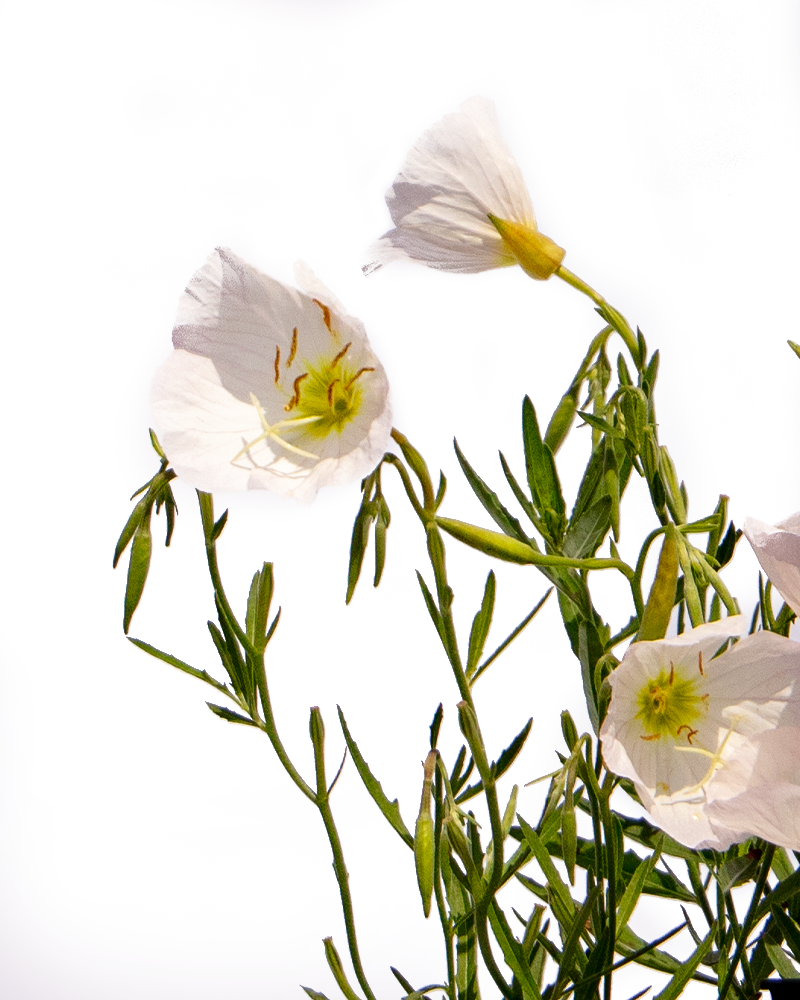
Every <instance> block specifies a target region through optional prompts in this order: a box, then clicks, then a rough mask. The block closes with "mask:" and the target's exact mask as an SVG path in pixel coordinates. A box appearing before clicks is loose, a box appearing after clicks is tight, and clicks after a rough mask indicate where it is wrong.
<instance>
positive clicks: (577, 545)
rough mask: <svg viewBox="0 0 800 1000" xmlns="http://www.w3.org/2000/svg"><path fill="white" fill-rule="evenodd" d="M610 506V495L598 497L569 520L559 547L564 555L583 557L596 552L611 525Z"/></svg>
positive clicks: (574, 557) (575, 557) (573, 557)
mask: <svg viewBox="0 0 800 1000" xmlns="http://www.w3.org/2000/svg"><path fill="white" fill-rule="evenodd" d="M612 506H613V501H612V499H611V497H610V496H603V497H600V499H599V500H597V501H596V502H595V503H593V504H592V505H591V506H590V507H588V508H587V509H586V510H585V511H583V512H582V514H581V515H580V516H579V517H578V518H573V520H571V521H570V522H569V525H568V526H567V533H566V535H565V536H564V544H563V546H562V549H561V551H562V552H563V554H564V555H565V556H569V557H570V558H571V559H585V558H586V557H587V556H593V555H594V554H595V552H597V550H598V549H599V548H600V546H601V545H602V544H603V539H604V538H605V537H606V535H607V534H608V529H609V528H610V527H611V510H612Z"/></svg>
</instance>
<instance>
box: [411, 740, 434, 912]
mask: <svg viewBox="0 0 800 1000" xmlns="http://www.w3.org/2000/svg"><path fill="white" fill-rule="evenodd" d="M436 756H437V754H436V751H435V750H431V752H430V753H429V754H428V756H427V757H426V758H425V763H424V764H423V765H422V766H423V768H424V777H423V779H422V801H421V802H420V804H419V815H418V816H417V825H416V827H415V829H414V866H415V867H416V870H417V885H418V887H419V894H420V896H421V897H422V911H423V913H424V914H425V916H426V917H428V916H429V914H430V912H431V896H432V895H433V877H434V861H435V853H434V828H433V817H432V816H431V781H432V780H433V772H434V769H435V767H436Z"/></svg>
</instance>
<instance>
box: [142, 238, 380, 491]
mask: <svg viewBox="0 0 800 1000" xmlns="http://www.w3.org/2000/svg"><path fill="white" fill-rule="evenodd" d="M306 284H312V285H314V286H315V287H314V288H313V289H312V294H306V293H304V292H300V291H297V290H296V289H294V288H289V287H288V286H286V285H283V284H281V283H280V282H279V281H274V280H273V279H272V278H268V277H267V276H266V275H264V274H261V273H260V272H259V271H257V270H255V268H253V267H250V265H249V264H246V263H245V262H244V261H243V260H241V259H240V258H238V257H237V256H236V255H235V254H233V253H231V251H230V250H226V249H217V250H215V251H214V252H213V253H212V254H211V255H210V256H209V257H208V259H207V261H206V263H205V264H204V265H203V267H202V268H201V269H200V270H199V271H198V272H197V273H196V274H195V275H194V277H193V278H192V280H191V281H190V282H189V284H188V286H187V288H186V290H185V292H184V294H183V296H182V297H181V300H180V303H179V306H178V315H177V318H176V320H175V327H174V329H173V331H172V342H173V345H174V347H175V350H174V351H173V352H172V354H171V355H170V357H169V358H168V359H167V361H166V362H165V363H164V365H162V366H161V368H160V369H159V370H158V371H157V372H156V376H155V379H154V381H153V387H152V393H151V400H152V406H153V411H154V414H155V418H156V422H157V425H158V427H159V436H160V438H161V442H162V444H163V447H164V450H165V452H166V454H167V457H168V458H169V460H170V463H171V465H172V467H173V469H174V470H175V472H176V473H177V474H178V476H179V477H180V478H182V479H185V480H186V481H187V482H189V483H191V484H192V485H193V486H195V487H196V488H198V489H200V490H205V491H213V490H244V489H267V490H271V491H273V492H275V493H280V494H283V495H285V496H293V497H295V498H296V499H298V500H301V501H308V500H311V499H313V497H314V496H315V495H316V493H317V491H318V490H319V489H320V487H322V486H328V485H339V484H343V483H348V482H351V481H353V480H356V479H359V478H361V477H363V476H364V475H366V474H367V473H368V472H370V471H371V469H373V468H374V467H375V465H377V463H378V462H379V461H380V459H381V457H382V455H383V454H384V452H385V451H386V448H387V446H388V441H389V432H390V430H391V411H390V406H389V384H388V381H387V378H386V373H385V372H384V369H383V366H382V365H381V363H380V361H378V359H377V358H376V357H375V355H374V354H373V352H372V350H371V348H370V345H369V341H368V340H367V335H366V332H365V330H364V327H363V326H362V324H361V323H360V322H359V321H358V320H357V319H354V318H353V317H352V316H348V315H347V314H346V313H345V311H344V308H343V307H342V306H341V304H340V303H339V302H338V301H337V300H336V299H335V298H334V297H333V296H332V295H331V293H330V292H328V291H327V290H326V289H323V288H322V286H321V285H319V284H318V283H316V284H315V279H314V278H313V276H308V277H307V279H306Z"/></svg>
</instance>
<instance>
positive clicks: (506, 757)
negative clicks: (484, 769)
mask: <svg viewBox="0 0 800 1000" xmlns="http://www.w3.org/2000/svg"><path fill="white" fill-rule="evenodd" d="M532 725H533V719H528V721H527V722H526V723H525V726H524V727H523V728H522V729H521V730H520V731H519V732H518V733H517V735H516V736H515V737H514V739H513V740H512V741H511V742H510V743H509V744H508V746H507V747H506V748H505V750H504V751H503V752H502V753H501V754H500V756H499V757H498V758H497V761H496V762H493V763H492V771H493V772H494V776H495V778H499V777H500V776H501V775H503V774H505V773H506V771H507V770H508V769H509V768H510V767H511V765H512V764H513V763H514V761H515V760H516V759H517V756H518V754H519V752H520V750H521V749H522V748H523V746H524V745H525V740H527V738H528V735H529V733H530V731H531V726H532Z"/></svg>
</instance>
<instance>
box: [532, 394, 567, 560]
mask: <svg viewBox="0 0 800 1000" xmlns="http://www.w3.org/2000/svg"><path fill="white" fill-rule="evenodd" d="M522 440H523V445H524V449H525V471H526V472H527V474H528V485H529V486H530V490H531V496H532V497H533V500H534V503H535V505H536V506H537V507H538V509H539V512H540V513H541V514H544V512H545V511H547V510H551V511H553V512H554V513H555V514H557V515H563V514H564V510H565V507H564V497H563V495H562V493H561V484H560V483H559V481H558V473H557V472H556V465H555V460H554V458H553V453H552V451H551V450H550V448H549V446H548V445H546V444H545V443H544V441H542V436H541V434H540V433H539V422H538V420H537V419H536V411H535V410H534V408H533V403H532V402H531V400H530V397H529V396H526V397H525V399H524V400H523V401H522ZM553 540H554V541H556V542H558V541H560V538H554V539H553Z"/></svg>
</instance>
